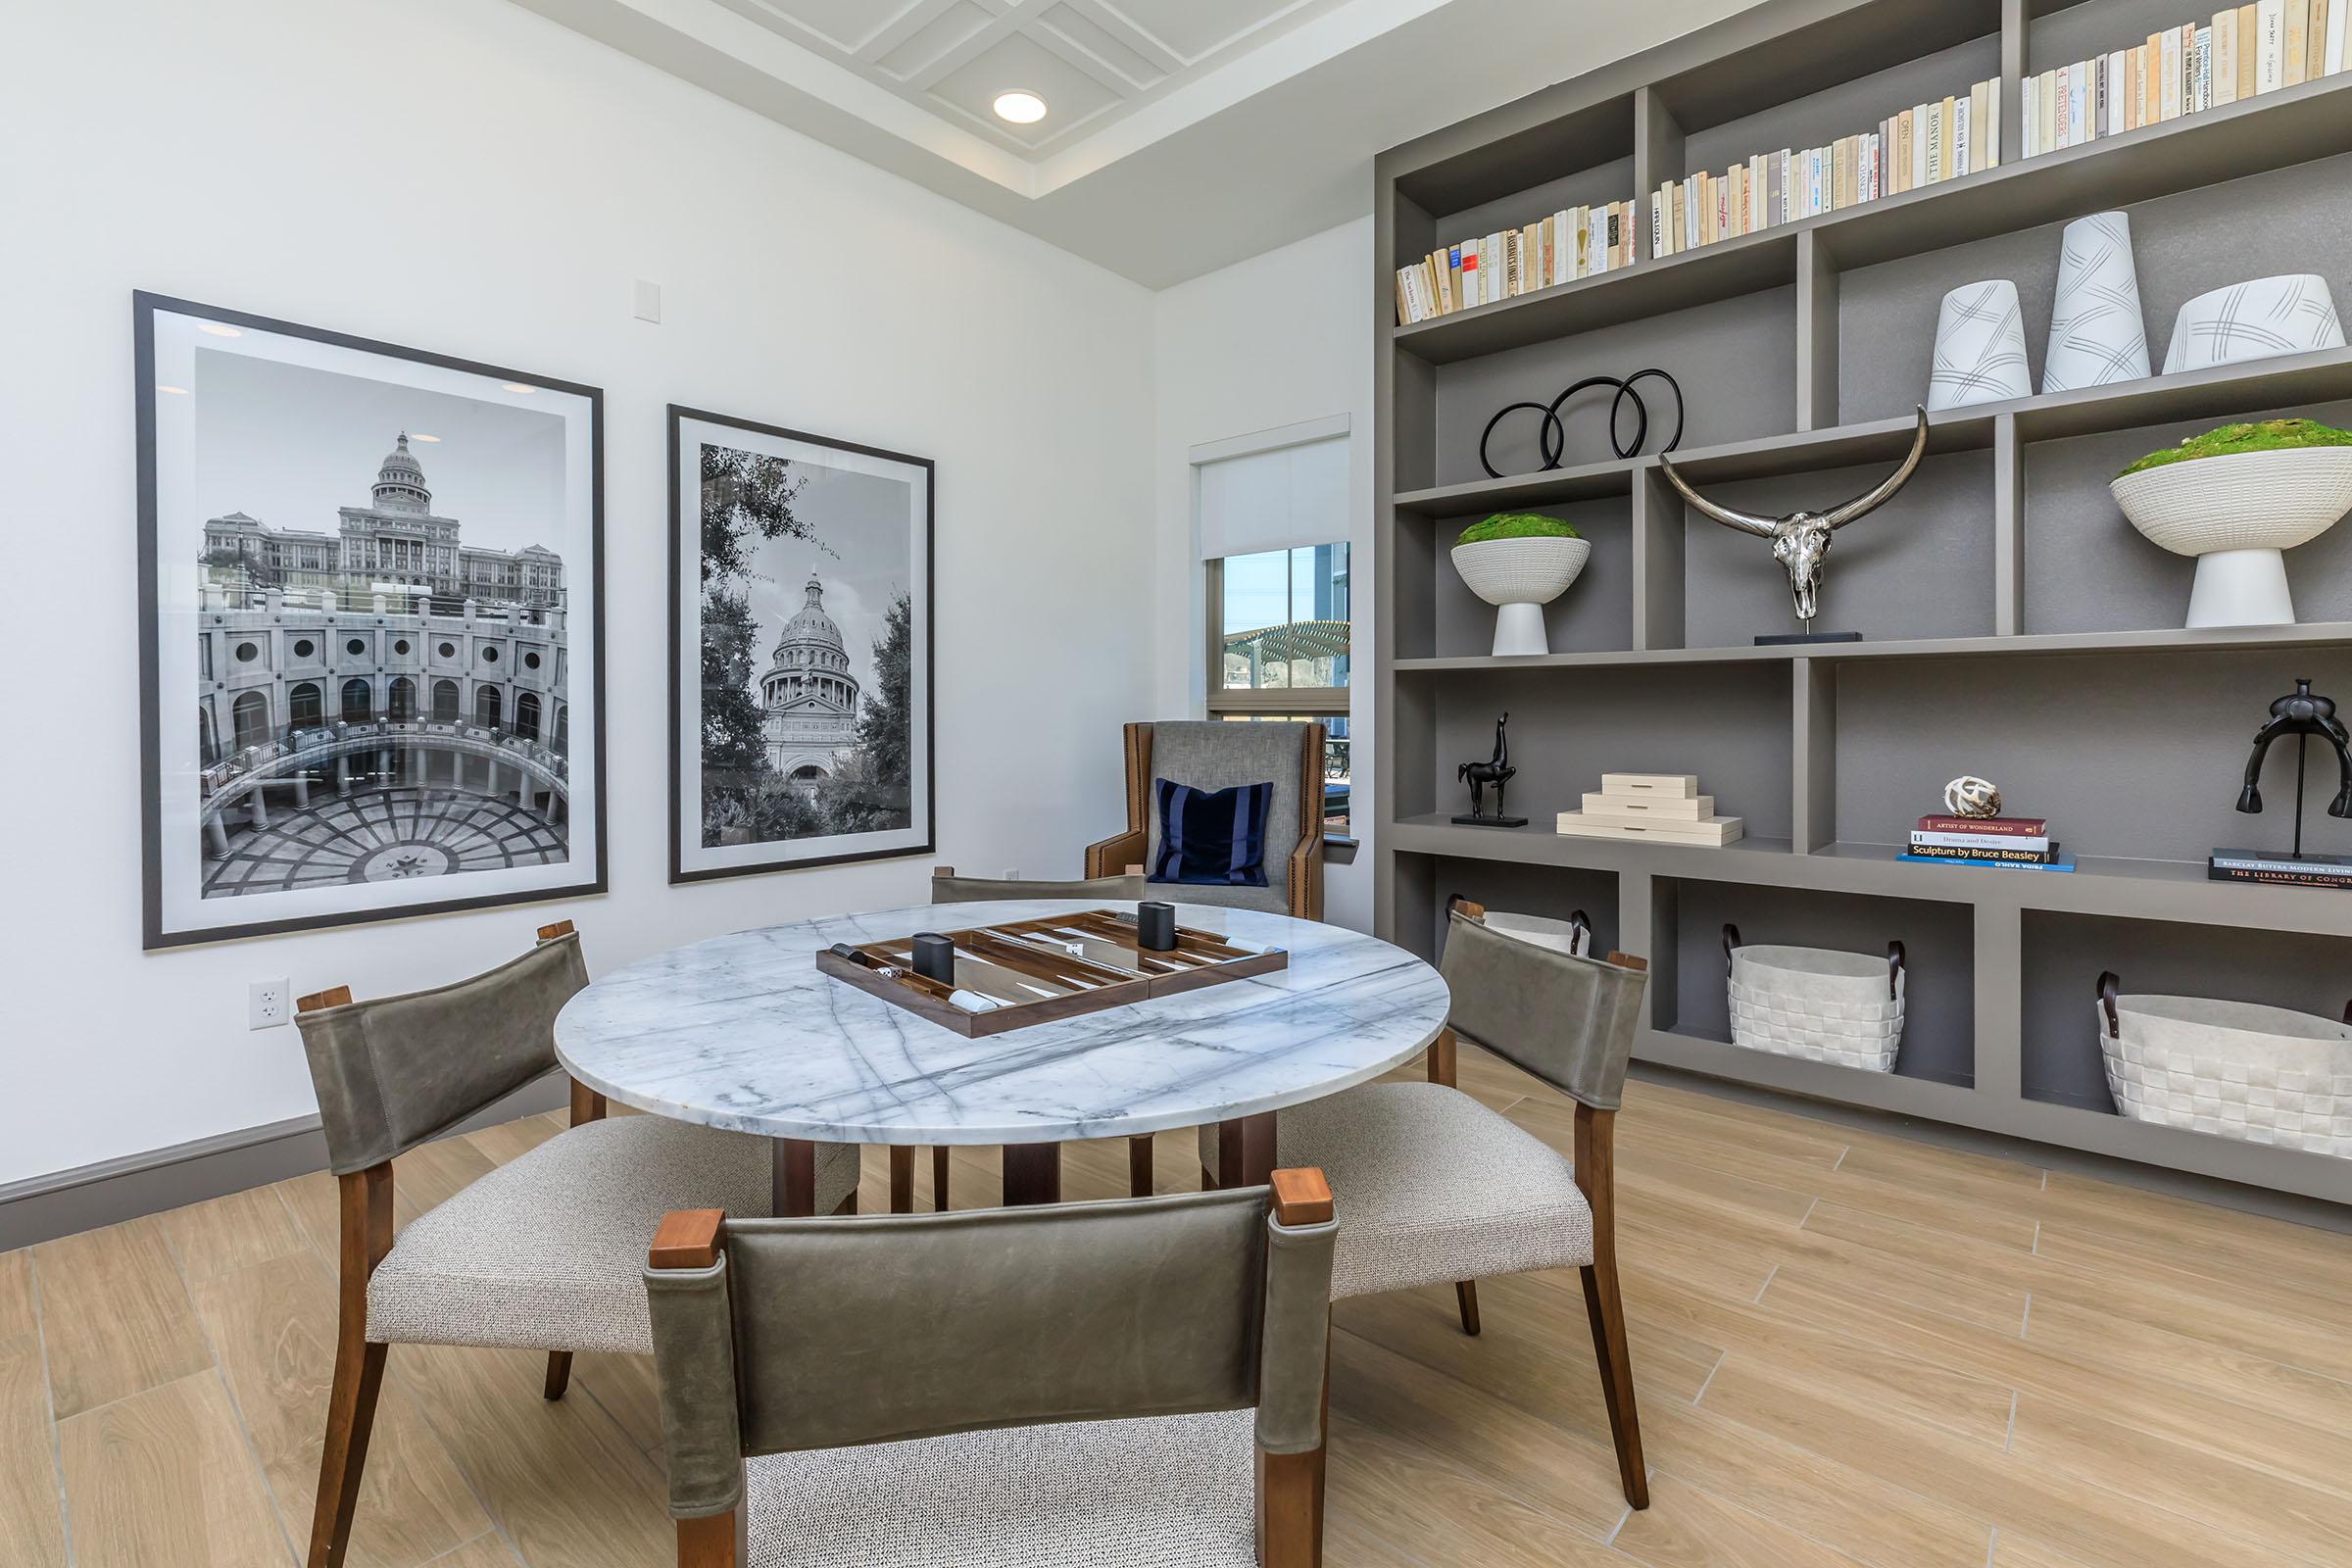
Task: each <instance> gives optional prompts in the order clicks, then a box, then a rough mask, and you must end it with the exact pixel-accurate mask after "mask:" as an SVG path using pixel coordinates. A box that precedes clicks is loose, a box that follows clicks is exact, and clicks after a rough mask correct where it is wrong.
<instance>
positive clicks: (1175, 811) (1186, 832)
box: [1145, 778, 1274, 888]
mask: <svg viewBox="0 0 2352 1568" xmlns="http://www.w3.org/2000/svg"><path fill="white" fill-rule="evenodd" d="M1152 793H1153V795H1154V796H1155V798H1156V799H1157V800H1158V802H1159V854H1158V855H1157V856H1155V857H1153V858H1152V867H1151V874H1150V875H1149V876H1148V877H1146V878H1145V880H1146V881H1150V882H1190V883H1192V884H1194V885H1195V886H1200V885H1202V884H1207V885H1211V886H1218V887H1236V888H1262V887H1264V886H1265V885H1266V812H1267V809H1269V808H1270V807H1271V806H1272V805H1273V803H1274V786H1273V784H1272V782H1271V781H1269V782H1267V783H1264V784H1236V785H1234V786H1233V787H1232V788H1231V789H1224V790H1201V789H1195V788H1194V787H1193V786H1192V785H1190V784H1179V783H1177V782H1175V781H1174V780H1173V779H1164V778H1160V779H1153V780H1152Z"/></svg>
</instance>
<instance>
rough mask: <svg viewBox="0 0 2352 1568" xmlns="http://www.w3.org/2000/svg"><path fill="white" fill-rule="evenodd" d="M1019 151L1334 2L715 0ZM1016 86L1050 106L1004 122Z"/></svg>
mask: <svg viewBox="0 0 2352 1568" xmlns="http://www.w3.org/2000/svg"><path fill="white" fill-rule="evenodd" d="M721 3H723V4H724V5H725V6H726V7H727V8H728V9H729V10H731V11H734V12H737V13H739V14H740V15H742V16H744V17H746V18H748V19H750V20H751V21H753V22H755V23H758V24H759V25H760V26H762V27H766V28H769V29H770V30H772V31H774V32H776V33H777V34H779V35H780V36H782V37H785V38H789V39H791V40H792V41H794V42H795V43H799V44H801V45H803V46H805V47H807V48H809V49H812V50H814V51H816V52H817V53H818V54H820V55H822V56H823V57H824V58H826V59H828V60H832V61H835V62H837V63H839V64H840V65H842V66H845V67H847V68H848V69H849V70H851V71H854V72H856V73H858V75H860V76H863V77H864V78H865V79H866V80H868V81H871V82H874V83H876V84H877V85H879V86H881V87H884V88H886V89H888V90H889V91H891V92H893V93H895V94H897V95H898V96H899V97H901V98H904V99H906V100H907V102H908V103H910V104H913V105H915V106H916V107H918V108H921V109H925V110H928V111H930V112H931V113H933V114H935V115H938V116H940V117H941V118H942V119H945V120H947V121H948V122H949V123H953V124H956V125H959V126H962V127H963V128H965V129H968V130H970V131H973V132H974V133H976V134H978V135H982V136H985V137H987V138H989V139H990V140H992V141H994V142H997V143H998V144H1000V145H1002V146H1004V147H1005V148H1007V149H1009V150H1011V151H1013V152H1017V153H1023V154H1027V155H1031V156H1036V155H1042V154H1047V153H1050V152H1052V151H1054V149H1056V148H1060V147H1066V146H1068V145H1070V144H1071V142H1072V141H1073V140H1075V139H1076V138H1078V137H1080V136H1083V135H1085V134H1088V133H1089V132H1091V131H1094V130H1099V129H1101V128H1102V127H1103V125H1105V124H1107V123H1110V122H1112V121H1114V120H1117V119H1119V118H1121V117H1123V116H1125V115H1128V114H1131V113H1133V112H1134V110H1135V109H1136V108H1137V107H1138V106H1140V105H1142V104H1144V103H1146V102H1149V101H1150V100H1152V98H1154V97H1157V96H1160V95H1162V94H1164V93H1166V92H1168V91H1169V90H1171V89H1172V88H1174V87H1176V86H1177V85H1179V84H1181V83H1183V82H1185V81H1188V80H1195V79H1198V78H1200V77H1201V76H1202V75H1204V74H1206V73H1208V72H1209V71H1210V70H1212V69H1213V68H1215V67H1216V66H1218V65H1220V64H1222V63H1224V62H1227V61H1230V60H1234V59H1236V58H1238V57H1240V56H1242V55H1244V54H1247V53H1249V52H1250V51H1252V50H1255V49H1259V48H1262V47H1264V46H1265V45H1266V44H1268V43H1270V42H1272V41H1273V40H1274V39H1276V38H1277V37H1279V36H1281V35H1282V34H1283V33H1284V32H1286V31H1288V30H1289V29H1291V28H1293V27H1296V26H1298V25H1299V24H1301V23H1304V22H1306V21H1309V20H1311V19H1312V18H1313V17H1315V16H1316V15H1318V14H1320V13H1326V12H1331V11H1336V10H1339V9H1340V8H1341V7H1342V5H1343V3H1344V0H721ZM1012 88H1023V89H1026V90H1028V91H1031V92H1034V93H1036V94H1037V95H1038V96H1039V97H1041V98H1043V99H1044V100H1045V101H1046V104H1047V110H1048V112H1047V115H1046V118H1045V119H1043V120H1042V121H1039V122H1038V123H1035V124H1031V125H1015V124H1008V123H1005V121H1003V120H1000V119H998V118H997V116H996V114H995V113H994V112H993V110H992V107H991V106H992V105H993V104H994V103H995V101H996V98H997V95H998V94H999V93H1001V92H1005V91H1006V90H1008V89H1012Z"/></svg>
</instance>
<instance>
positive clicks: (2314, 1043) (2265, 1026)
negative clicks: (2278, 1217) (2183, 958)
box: [2098, 976, 2352, 1159]
mask: <svg viewBox="0 0 2352 1568" xmlns="http://www.w3.org/2000/svg"><path fill="white" fill-rule="evenodd" d="M2101 981H2102V985H2101V992H2102V997H2101V1001H2100V1003H2099V1007H2098V1020H2099V1049H2100V1051H2101V1053H2102V1054H2104V1055H2105V1057H2106V1062H2107V1087H2108V1089H2109V1090H2110V1091H2112V1092H2113V1093H2114V1095H2115V1103H2116V1108H2117V1109H2119V1110H2121V1111H2122V1112H2123V1113H2124V1114H2125V1115H2127V1116H2130V1117H2131V1118H2133V1119H2134V1120H2137V1121H2153V1122H2161V1123H2163V1124H2164V1125H2165V1126H2168V1127H2187V1128H2190V1129H2193V1130H2194V1131H2197V1132H2201V1133H2213V1134H2216V1135H2217V1136H2219V1137H2223V1138H2239V1139H2243V1140H2245V1141H2246V1142H2247V1143H2252V1144H2276V1145H2278V1147H2280V1148H2282V1149H2304V1150H2309V1151H2311V1152H2314V1153H2321V1154H2333V1155H2335V1156H2336V1157H2337V1158H2339V1159H2343V1158H2352V1024H2343V1023H2336V1022H2333V1021H2331V1020H2329V1019H2327V1018H2320V1017H2315V1016H2313V1015H2312V1014H2310V1013H2307V1012H2290V1011H2288V1010H2287V1009H2286V1008H2284V1007H2266V1006H2263V1005H2260V1004H2258V1003H2252V1002H2215V1001H2211V1000H2208V999H2206V998H2203V997H2156V996H2116V997H2115V998H2114V1001H2113V1008H2114V1010H2113V1011H2112V1013H2111V1012H2110V1011H2109V1008H2108V1002H2107V1000H2106V994H2107V993H2109V992H2110V990H2111V983H2112V977H2111V976H2102V977H2101Z"/></svg>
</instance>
